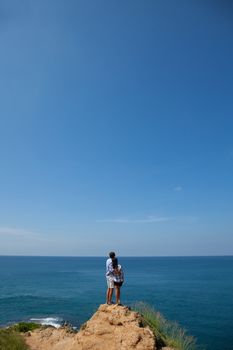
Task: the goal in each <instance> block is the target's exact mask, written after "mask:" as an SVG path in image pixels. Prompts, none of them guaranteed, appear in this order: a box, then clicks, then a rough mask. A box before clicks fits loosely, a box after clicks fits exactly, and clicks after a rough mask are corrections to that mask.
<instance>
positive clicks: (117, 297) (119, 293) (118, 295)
mask: <svg viewBox="0 0 233 350" xmlns="http://www.w3.org/2000/svg"><path fill="white" fill-rule="evenodd" d="M115 293H116V303H117V304H120V303H121V300H120V297H121V287H120V286H115Z"/></svg>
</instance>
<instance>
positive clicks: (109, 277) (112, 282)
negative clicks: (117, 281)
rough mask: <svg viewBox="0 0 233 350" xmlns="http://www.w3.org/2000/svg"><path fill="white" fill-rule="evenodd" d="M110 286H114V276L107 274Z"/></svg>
mask: <svg viewBox="0 0 233 350" xmlns="http://www.w3.org/2000/svg"><path fill="white" fill-rule="evenodd" d="M106 279H107V285H108V288H111V289H112V288H114V280H113V277H112V276H106Z"/></svg>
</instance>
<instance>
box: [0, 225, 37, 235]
mask: <svg viewBox="0 0 233 350" xmlns="http://www.w3.org/2000/svg"><path fill="white" fill-rule="evenodd" d="M0 235H5V236H24V237H38V234H37V233H35V232H33V231H29V230H25V229H20V228H13V227H0Z"/></svg>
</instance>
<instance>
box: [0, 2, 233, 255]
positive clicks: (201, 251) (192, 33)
mask: <svg viewBox="0 0 233 350" xmlns="http://www.w3.org/2000/svg"><path fill="white" fill-rule="evenodd" d="M0 50H1V55H0V254H9V255H11V254H19V255H101V256H104V255H106V253H108V251H109V250H112V249H114V250H116V252H117V253H118V254H119V255H122V256H123V255H155V256H157V255H158V256H161V255H162V256H164V255H225V254H233V210H232V209H233V4H232V1H230V0H229V1H227V0H226V1H220V0H219V1H217V0H212V1H205V0H203V1H194V0H190V1H187V0H177V1H174V0H167V1H164V0H153V1H152V0H148V1H147V0H140V1H138V0H124V1H113V0H98V1H96V0H90V1H87V0H82V1H81V0H69V1H65V0H40V1H37V0H34V1H29V0H23V1H19V0H2V1H1V2H0Z"/></svg>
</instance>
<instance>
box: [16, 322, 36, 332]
mask: <svg viewBox="0 0 233 350" xmlns="http://www.w3.org/2000/svg"><path fill="white" fill-rule="evenodd" d="M40 327H41V325H39V324H38V323H33V322H19V323H17V324H15V325H14V326H12V327H11V328H12V330H14V331H16V332H22V333H25V332H29V331H33V330H34V329H37V328H40Z"/></svg>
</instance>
